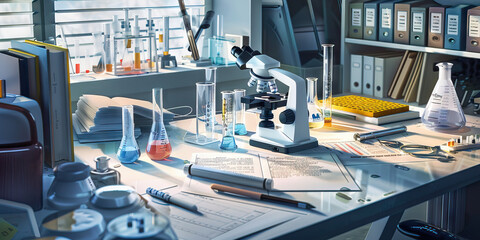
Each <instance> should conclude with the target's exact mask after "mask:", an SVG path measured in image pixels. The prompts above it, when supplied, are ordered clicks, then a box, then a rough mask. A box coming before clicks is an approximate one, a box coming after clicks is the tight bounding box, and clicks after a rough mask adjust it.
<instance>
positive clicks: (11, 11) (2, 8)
mask: <svg viewBox="0 0 480 240" xmlns="http://www.w3.org/2000/svg"><path fill="white" fill-rule="evenodd" d="M33 26H34V24H33V11H32V1H31V0H30V1H26V0H10V1H9V0H7V1H2V2H0V49H7V48H9V47H10V41H11V40H24V39H33V38H34V34H33Z"/></svg>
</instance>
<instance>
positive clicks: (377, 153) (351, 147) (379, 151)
mask: <svg viewBox="0 0 480 240" xmlns="http://www.w3.org/2000/svg"><path fill="white" fill-rule="evenodd" d="M319 145H320V146H321V147H323V148H328V149H330V150H336V151H337V155H338V156H339V157H340V158H342V156H344V155H348V156H349V157H351V158H365V157H391V156H402V155H404V153H403V152H402V151H400V150H398V149H394V148H390V147H387V146H384V145H382V144H380V143H379V142H378V141H377V140H372V141H365V142H362V143H360V142H355V141H351V142H326V143H319Z"/></svg>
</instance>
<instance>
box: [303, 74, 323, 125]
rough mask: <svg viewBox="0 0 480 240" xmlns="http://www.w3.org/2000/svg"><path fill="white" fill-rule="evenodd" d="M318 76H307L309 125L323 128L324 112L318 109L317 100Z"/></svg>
mask: <svg viewBox="0 0 480 240" xmlns="http://www.w3.org/2000/svg"><path fill="white" fill-rule="evenodd" d="M317 83H318V78H316V77H307V108H308V126H309V127H310V128H321V127H323V125H324V121H323V114H322V113H321V112H320V111H318V108H317V105H316V102H317V101H318V98H317Z"/></svg>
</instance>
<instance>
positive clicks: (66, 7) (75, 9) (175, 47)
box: [54, 0, 205, 58]
mask: <svg viewBox="0 0 480 240" xmlns="http://www.w3.org/2000/svg"><path fill="white" fill-rule="evenodd" d="M185 5H186V7H187V11H188V12H189V14H190V15H193V14H192V13H196V14H198V17H199V18H200V19H201V18H203V15H204V13H205V0H185ZM54 8H55V28H56V29H55V31H56V36H55V37H56V41H57V44H59V45H63V46H67V47H68V48H69V49H70V52H71V55H72V56H74V57H75V56H78V57H79V58H84V57H85V56H87V57H88V53H89V51H90V49H92V47H93V37H92V33H96V32H102V31H103V25H104V23H108V22H111V21H112V19H113V16H114V15H117V16H118V18H119V20H120V21H123V20H124V9H126V8H128V9H129V18H130V25H131V27H132V28H133V27H134V22H133V18H134V16H135V15H138V17H139V26H140V29H141V33H142V34H146V32H147V27H146V24H147V9H152V17H153V20H154V23H155V25H156V26H155V28H162V27H163V20H162V19H163V17H165V16H168V17H170V25H169V26H170V31H169V33H170V41H169V44H170V52H171V53H172V54H173V55H176V56H178V57H180V56H183V55H189V54H188V52H187V51H186V49H185V46H187V43H188V41H187V40H186V37H185V30H184V28H183V20H182V18H181V17H180V16H179V12H180V8H179V6H178V0H102V1H78V0H77V1H76V0H56V1H55V6H54ZM197 22H198V21H197ZM192 25H194V24H192ZM65 42H66V43H65ZM75 42H77V43H78V44H79V46H78V47H77V48H75V47H74V46H75ZM75 51H78V52H75Z"/></svg>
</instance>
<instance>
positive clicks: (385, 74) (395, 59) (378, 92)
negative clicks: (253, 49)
mask: <svg viewBox="0 0 480 240" xmlns="http://www.w3.org/2000/svg"><path fill="white" fill-rule="evenodd" d="M402 56H403V54H400V55H399V54H397V55H393V56H392V55H390V56H377V57H375V74H374V88H373V91H374V94H373V95H374V96H375V97H379V98H385V97H387V93H388V88H389V87H390V85H391V84H392V81H393V78H394V77H395V73H396V72H397V71H398V67H399V66H400V62H401V61H402Z"/></svg>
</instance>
